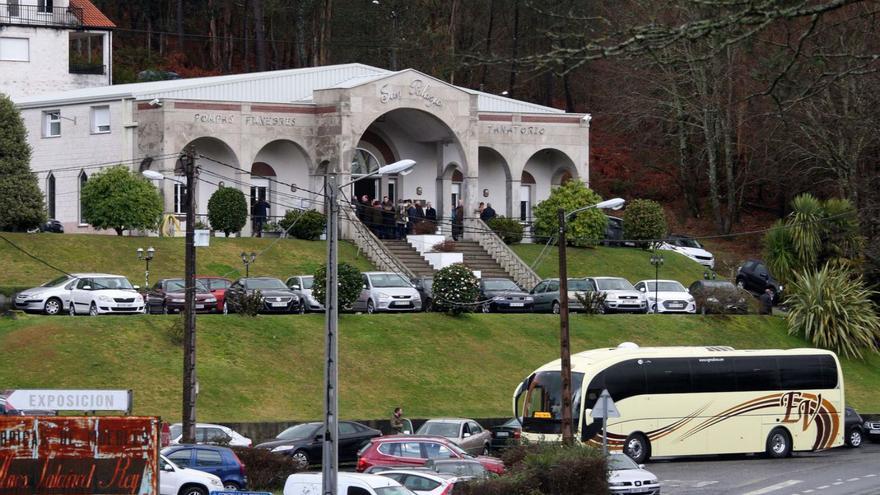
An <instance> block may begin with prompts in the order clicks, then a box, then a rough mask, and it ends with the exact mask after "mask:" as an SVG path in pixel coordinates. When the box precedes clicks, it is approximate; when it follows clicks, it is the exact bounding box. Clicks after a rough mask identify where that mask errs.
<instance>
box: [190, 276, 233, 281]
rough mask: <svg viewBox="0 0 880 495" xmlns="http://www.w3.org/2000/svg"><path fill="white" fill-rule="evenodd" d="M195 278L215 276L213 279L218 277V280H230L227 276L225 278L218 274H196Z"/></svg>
mask: <svg viewBox="0 0 880 495" xmlns="http://www.w3.org/2000/svg"><path fill="white" fill-rule="evenodd" d="M196 278H211V279H214V278H215V279H218V280H226V281H227V282H230V280H229V279H228V278H226V277H221V276H219V275H196Z"/></svg>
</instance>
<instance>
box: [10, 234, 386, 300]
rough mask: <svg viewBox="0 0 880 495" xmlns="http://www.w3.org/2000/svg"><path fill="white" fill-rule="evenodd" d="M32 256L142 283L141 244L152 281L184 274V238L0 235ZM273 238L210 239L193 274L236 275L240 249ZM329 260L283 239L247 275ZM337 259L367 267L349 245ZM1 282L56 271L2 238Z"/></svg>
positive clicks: (310, 246) (29, 280)
mask: <svg viewBox="0 0 880 495" xmlns="http://www.w3.org/2000/svg"><path fill="white" fill-rule="evenodd" d="M3 235H4V237H8V238H9V239H10V240H12V241H13V242H15V243H16V244H18V245H19V246H21V247H22V248H23V249H25V250H26V251H28V252H30V253H31V254H33V255H34V256H37V257H39V258H42V259H44V260H46V261H48V262H49V263H51V264H53V265H55V266H57V267H58V268H61V269H62V270H66V271H69V272H90V271H95V272H106V273H116V274H122V275H125V276H127V277H128V278H129V280H131V283H132V284H136V285H142V284H143V283H144V262H143V261H139V260H138V259H137V257H136V255H135V250H136V249H137V248H139V247H142V248H145V249H146V248H147V247H148V246H153V247H154V248H156V257H155V259H154V260H153V261H152V262H151V263H150V280H151V281H153V282H155V281H156V280H159V279H160V278H165V277H181V276H183V261H184V260H183V257H184V253H183V250H184V249H183V248H184V239H183V238H180V237H178V238H158V237H152V238H143V237H116V236H104V235H58V234H8V233H5V234H3ZM274 240H275V239H256V238H241V239H234V238H233V239H225V238H217V237H215V238H212V239H211V245H210V246H209V247H200V248H196V262H197V265H198V266H197V267H196V268H197V270H196V273H198V274H200V275H202V274H203V275H225V276H227V277H229V278H231V279H235V278H237V277H239V276H243V275H244V266H243V265H242V263H241V259H240V258H239V254H240V253H241V252H242V251H246V252H248V253H250V252H252V251H255V252H257V253H259V252H260V251H261V250H263V249H266V248H267V247H269V246H270V244H271V243H272V242H273V241H274ZM326 258H327V248H326V244H325V243H324V242H322V241H301V240H297V239H281V240H279V241H278V242H277V243H276V244H274V245H272V247H271V248H270V249H268V250H267V251H266V252H265V253H264V254H262V255H261V256H260V257H259V258H257V261H256V263H254V264H253V265H251V275H271V276H277V277H282V278H283V277H287V276H290V275H295V274H300V273H313V272H314V271H315V269H316V268H317V267H318V265H319V264H320V263H322V262H323V261H324V260H325V259H326ZM339 258H340V259H341V260H342V261H347V262H349V263H354V264H355V265H356V266H357V267H358V268H359V269H361V270H367V269H371V268H372V266H371V264H370V262H369V261H368V260H367V259H366V258H364V257H358V256H357V254H356V249H355V247H354V245H353V244H350V243H347V242H343V243H340V246H339ZM0 267H3V268H2V270H0V286H27V287H31V286H34V285H37V284H41V283H43V282H45V281H47V280H50V279H52V278H54V277H56V276H57V275H58V273H57V272H56V271H54V270H52V269H51V268H49V267H47V266H45V265H43V264H41V263H39V262H37V261H36V260H33V259H31V258H29V257H27V256H25V255H24V254H23V253H21V252H20V251H17V250H15V249H14V248H13V247H12V246H10V245H9V244H7V243H5V242H2V241H0Z"/></svg>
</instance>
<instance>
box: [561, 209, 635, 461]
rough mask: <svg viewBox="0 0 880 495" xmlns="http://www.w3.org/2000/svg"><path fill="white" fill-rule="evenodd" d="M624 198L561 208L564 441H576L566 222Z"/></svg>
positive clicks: (568, 442) (567, 442)
mask: <svg viewBox="0 0 880 495" xmlns="http://www.w3.org/2000/svg"><path fill="white" fill-rule="evenodd" d="M623 203H624V201H623V199H621V198H614V199H609V200H608V201H602V202H601V203H596V204H594V205H590V206H584V207H583V208H578V209H576V210H574V211H571V212H569V213H565V209H564V208H559V211H558V212H557V213H558V216H559V240H558V241H557V242H558V243H559V354H560V361H562V441H563V443H566V444H570V443H572V442H573V441H574V432H573V430H572V424H571V419H572V418H571V346H570V337H569V328H568V263H567V259H566V256H565V244H566V239H565V222H566V220H568V219H569V218H572V217H574V216H575V215H577V214H578V213H580V212H582V211H585V210H589V209H590V208H599V209H606V208H610V209H612V210H619V209H620V208H622V207H623Z"/></svg>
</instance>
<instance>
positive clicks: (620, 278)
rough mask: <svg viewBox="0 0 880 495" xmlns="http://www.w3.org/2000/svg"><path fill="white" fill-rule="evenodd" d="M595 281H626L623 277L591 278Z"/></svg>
mask: <svg viewBox="0 0 880 495" xmlns="http://www.w3.org/2000/svg"><path fill="white" fill-rule="evenodd" d="M590 278H591V279H593V280H626V279H625V278H623V277H590ZM627 282H629V280H627Z"/></svg>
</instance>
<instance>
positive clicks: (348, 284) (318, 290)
mask: <svg viewBox="0 0 880 495" xmlns="http://www.w3.org/2000/svg"><path fill="white" fill-rule="evenodd" d="M337 272H338V274H339V293H338V294H337V298H338V303H339V307H340V308H350V307H351V305H352V304H354V302H355V301H357V298H358V296H360V295H361V289H363V287H364V279H363V275H361V272H360V270H358V269H357V268H355V267H353V266H352V265H349V264H348V263H339V266H338V268H337ZM326 286H327V264H326V263H321V265H320V266H319V267H318V269H317V270H315V283H314V285H313V286H312V295H314V296H315V299H317V300H318V301H320V302H321V303H323V302H324V301H325V300H326V298H327V293H326V292H325V287H326Z"/></svg>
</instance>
